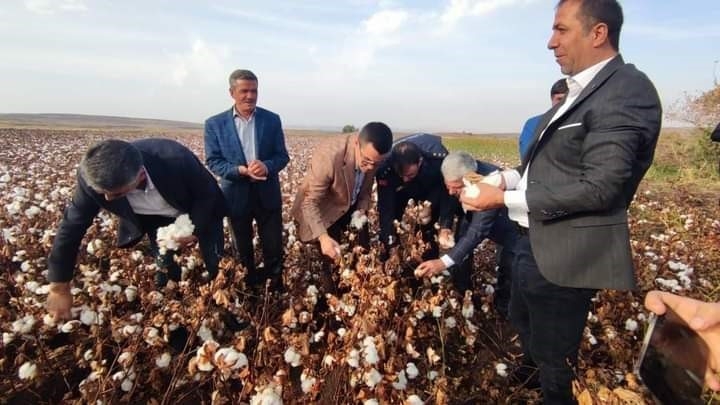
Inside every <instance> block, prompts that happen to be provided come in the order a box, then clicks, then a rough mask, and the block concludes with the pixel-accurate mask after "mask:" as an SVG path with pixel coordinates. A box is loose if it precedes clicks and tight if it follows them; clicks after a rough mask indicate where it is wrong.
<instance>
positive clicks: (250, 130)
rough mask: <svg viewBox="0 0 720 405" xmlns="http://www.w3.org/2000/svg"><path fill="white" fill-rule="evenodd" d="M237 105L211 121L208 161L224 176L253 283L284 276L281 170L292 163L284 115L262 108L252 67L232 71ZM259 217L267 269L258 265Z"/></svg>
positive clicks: (222, 180)
mask: <svg viewBox="0 0 720 405" xmlns="http://www.w3.org/2000/svg"><path fill="white" fill-rule="evenodd" d="M229 81H230V96H231V97H232V98H233V100H235V104H234V105H233V106H232V108H230V109H229V110H227V111H223V112H221V113H220V114H218V115H215V116H213V117H210V118H208V119H207V121H205V162H206V163H207V165H208V167H209V168H210V170H212V172H213V173H215V174H216V175H217V176H218V177H220V187H221V188H222V190H223V193H224V194H225V198H226V199H227V202H228V206H229V209H230V225H231V228H232V236H233V243H234V245H235V249H236V251H237V254H238V255H239V259H240V261H241V263H242V264H243V265H244V266H245V267H246V268H247V270H248V281H249V282H250V283H251V284H254V283H257V282H259V281H262V280H264V279H265V278H273V279H274V280H275V281H278V280H279V278H280V276H281V275H282V259H283V243H282V199H281V194H280V181H279V179H278V173H279V172H280V171H281V170H282V169H283V168H285V166H286V165H287V163H288V161H289V160H290V158H289V156H288V152H287V149H286V148H285V135H284V134H283V130H282V124H281V123H280V117H279V116H278V115H277V114H275V113H273V112H271V111H268V110H265V109H263V108H260V107H257V105H256V103H257V96H258V79H257V77H256V76H255V74H254V73H253V72H251V71H249V70H242V69H240V70H236V71H234V72H232V74H231V75H230V80H229ZM253 220H255V222H256V224H257V229H258V234H259V236H260V243H261V245H262V255H263V262H264V267H265V269H264V271H261V270H260V269H257V268H256V266H255V253H254V249H253Z"/></svg>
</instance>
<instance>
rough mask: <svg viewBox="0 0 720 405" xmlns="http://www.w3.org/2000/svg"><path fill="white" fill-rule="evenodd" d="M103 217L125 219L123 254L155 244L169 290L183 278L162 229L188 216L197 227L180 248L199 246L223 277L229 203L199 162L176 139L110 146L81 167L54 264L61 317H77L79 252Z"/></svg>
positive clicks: (53, 292)
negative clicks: (162, 249) (161, 247)
mask: <svg viewBox="0 0 720 405" xmlns="http://www.w3.org/2000/svg"><path fill="white" fill-rule="evenodd" d="M100 209H105V210H107V211H109V212H111V213H113V214H115V215H117V216H118V218H119V224H118V235H117V241H118V246H119V247H130V246H133V245H135V244H136V243H137V242H138V241H139V240H140V239H142V237H143V236H144V235H147V236H148V239H149V240H150V247H151V250H152V253H153V254H154V255H156V256H157V257H158V265H159V266H160V267H161V268H164V269H163V270H167V274H166V273H165V272H164V271H160V272H158V273H157V274H156V283H158V284H164V283H166V282H167V278H166V277H170V278H171V279H173V280H175V281H178V280H180V275H181V274H180V268H179V267H178V265H177V264H176V263H175V262H174V260H173V253H172V252H168V253H167V254H164V255H161V254H159V251H158V246H157V241H156V234H157V229H158V228H159V227H162V226H166V225H169V224H171V223H173V222H174V221H175V218H176V217H177V216H179V215H181V214H188V215H189V216H190V220H191V221H192V223H193V225H194V226H195V230H194V232H193V235H192V236H189V237H185V238H181V239H177V240H176V242H177V243H178V244H179V245H181V246H187V245H190V244H192V243H194V242H195V240H198V241H199V242H200V250H201V252H202V255H203V260H204V261H205V266H206V268H207V270H208V273H209V274H210V277H211V278H214V277H215V275H217V272H218V263H219V261H220V256H221V255H222V250H223V231H222V226H223V225H222V221H223V217H224V216H225V214H226V207H225V200H224V198H223V195H222V192H221V191H220V188H218V185H217V182H216V181H215V179H214V178H213V176H212V174H210V172H208V171H207V169H206V168H205V167H204V166H203V165H202V163H201V162H200V161H199V160H198V158H197V156H195V154H193V153H192V152H191V151H190V150H189V149H187V148H186V147H185V146H183V145H181V144H179V143H177V142H175V141H172V140H169V139H143V140H139V141H135V142H125V141H120V140H112V139H111V140H107V141H103V142H100V143H98V144H97V145H95V146H93V147H91V148H90V149H88V151H87V152H86V153H85V155H84V157H83V159H82V161H81V162H80V168H79V169H78V174H77V185H76V186H75V194H74V195H73V199H72V201H70V203H69V204H68V206H67V207H66V208H65V212H64V214H63V219H62V221H61V222H60V226H59V228H58V230H57V235H56V236H55V240H54V241H53V247H52V252H51V253H50V257H49V258H48V281H50V293H49V294H48V299H47V301H48V310H49V312H50V313H51V314H52V315H53V316H54V317H56V318H59V319H67V318H69V317H70V307H71V306H72V296H71V295H70V280H72V277H73V272H74V267H75V260H76V257H77V253H78V248H79V247H80V242H81V241H82V238H83V236H84V235H85V232H86V231H87V229H88V227H89V226H90V225H91V224H92V222H93V219H94V218H95V216H96V215H97V214H98V212H99V211H100ZM158 281H159V282H158Z"/></svg>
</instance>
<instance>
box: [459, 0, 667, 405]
mask: <svg viewBox="0 0 720 405" xmlns="http://www.w3.org/2000/svg"><path fill="white" fill-rule="evenodd" d="M622 23H623V13H622V8H621V7H620V4H618V2H617V1H616V0H561V1H560V2H559V4H558V6H557V10H556V12H555V21H554V23H553V33H552V36H551V38H550V40H549V42H548V48H549V49H551V50H552V51H553V53H554V54H555V59H556V61H557V63H558V64H559V65H560V70H561V71H562V73H563V74H565V75H567V76H569V77H568V89H569V91H568V95H567V96H566V98H565V100H564V102H563V103H561V104H558V105H557V106H555V107H554V108H552V109H550V110H549V111H548V112H547V113H546V114H545V115H544V116H543V118H542V120H541V122H540V125H539V126H538V129H537V130H536V131H535V136H534V139H533V141H532V142H531V146H530V149H529V152H528V153H527V154H526V155H524V156H523V159H522V165H521V167H520V168H519V169H518V170H508V171H505V172H503V173H502V178H503V184H504V186H505V187H504V188H505V190H503V189H502V188H503V187H501V188H498V187H492V186H489V185H483V184H481V185H480V186H481V187H480V194H479V196H477V197H474V198H471V197H468V196H463V197H462V198H461V200H462V201H463V202H464V203H465V204H467V205H470V206H472V207H473V208H475V209H479V210H483V209H488V208H496V207H501V206H507V208H508V212H509V214H510V218H511V219H513V220H514V221H516V222H517V223H518V230H519V232H520V233H521V236H520V238H519V239H518V242H517V247H516V252H515V259H514V261H513V289H512V298H511V304H510V319H511V321H512V323H513V324H514V325H515V327H516V328H517V329H518V331H519V334H520V340H521V342H522V345H523V349H524V351H525V356H524V361H525V363H526V364H525V365H526V366H529V367H527V368H528V369H531V368H532V367H534V366H535V365H537V368H538V370H539V374H540V384H541V386H542V391H543V401H544V403H546V404H572V403H575V399H574V398H573V395H572V385H571V384H572V380H573V378H574V376H575V371H574V370H573V366H574V365H575V364H577V353H578V348H579V347H580V341H581V339H582V337H583V330H584V328H585V322H586V319H587V313H588V310H589V309H590V308H591V299H592V298H593V297H594V296H595V293H596V292H597V290H598V289H601V288H609V289H618V290H628V289H633V288H635V286H636V281H635V272H634V268H633V258H632V252H631V248H630V232H629V229H628V218H627V210H628V207H629V205H630V203H631V202H632V200H633V197H634V196H635V191H636V190H637V187H638V185H639V183H640V180H641V179H642V178H643V176H644V175H645V172H646V171H647V169H648V168H649V167H650V164H651V163H652V159H653V155H654V152H655V146H656V144H657V139H658V135H659V134H660V122H661V117H662V109H661V107H660V99H659V97H658V94H657V91H656V90H655V87H654V86H653V84H652V82H651V81H650V80H649V79H648V77H647V76H646V75H645V74H643V73H642V72H640V71H639V70H637V69H636V68H635V66H633V65H631V64H627V63H625V62H624V61H623V59H622V57H621V56H620V54H619V51H618V49H619V41H620V28H621V27H622ZM518 377H521V376H518Z"/></svg>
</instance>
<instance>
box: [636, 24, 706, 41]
mask: <svg viewBox="0 0 720 405" xmlns="http://www.w3.org/2000/svg"><path fill="white" fill-rule="evenodd" d="M623 30H624V31H625V32H627V33H630V34H634V35H639V36H643V37H647V38H652V39H656V40H660V41H679V40H687V39H706V38H717V37H720V28H718V26H716V25H712V26H700V27H697V26H695V27H674V28H673V27H669V26H668V25H663V26H655V25H629V26H628V27H627V28H623Z"/></svg>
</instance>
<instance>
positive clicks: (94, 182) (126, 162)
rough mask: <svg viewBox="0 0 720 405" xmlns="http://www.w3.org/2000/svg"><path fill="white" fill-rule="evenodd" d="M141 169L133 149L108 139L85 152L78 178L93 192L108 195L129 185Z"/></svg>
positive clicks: (119, 141) (138, 158)
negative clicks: (109, 192)
mask: <svg viewBox="0 0 720 405" xmlns="http://www.w3.org/2000/svg"><path fill="white" fill-rule="evenodd" d="M142 167H143V159H142V154H141V153H140V151H139V150H138V149H137V148H136V147H135V146H133V145H132V144H131V143H129V142H125V141H121V140H118V139H109V140H106V141H102V142H100V143H97V144H95V145H94V146H92V147H90V149H88V150H87V152H85V155H84V156H83V158H82V160H81V161H80V176H81V177H82V178H83V179H84V180H85V182H86V183H87V184H88V185H89V186H90V187H91V188H92V189H93V190H95V191H97V192H103V191H111V190H117V189H119V188H121V187H124V186H128V185H130V184H132V182H133V181H135V179H137V176H138V173H140V169H142Z"/></svg>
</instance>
